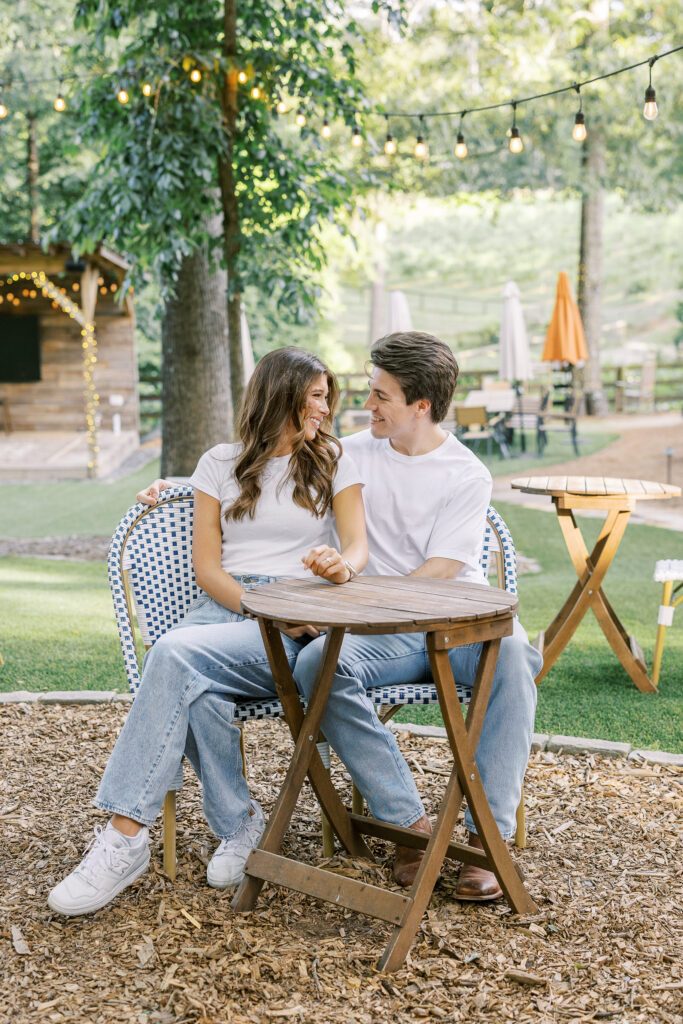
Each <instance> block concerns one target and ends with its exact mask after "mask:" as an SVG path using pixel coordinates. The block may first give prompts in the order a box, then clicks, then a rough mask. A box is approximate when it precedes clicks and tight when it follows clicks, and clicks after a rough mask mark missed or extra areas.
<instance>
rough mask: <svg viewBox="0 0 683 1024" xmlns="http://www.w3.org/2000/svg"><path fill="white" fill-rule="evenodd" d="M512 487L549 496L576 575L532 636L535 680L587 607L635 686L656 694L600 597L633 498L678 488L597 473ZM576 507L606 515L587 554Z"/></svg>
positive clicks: (634, 648) (670, 494)
mask: <svg viewBox="0 0 683 1024" xmlns="http://www.w3.org/2000/svg"><path fill="white" fill-rule="evenodd" d="M512 486H513V487H516V488H517V489H518V490H521V491H523V492H524V493H525V494H545V495H548V497H550V498H552V501H553V504H554V506H555V511H556V512H557V518H558V521H559V524H560V528H561V530H562V535H563V537H564V540H565V544H566V545H567V550H568V552H569V557H570V558H571V560H572V563H573V565H574V569H575V571H576V575H577V577H578V581H577V583H576V584H575V585H574V588H573V590H572V591H571V593H570V594H569V596H568V597H567V599H566V601H565V602H564V604H563V605H562V607H561V608H560V610H559V612H558V613H557V615H556V616H555V618H554V619H553V621H552V622H551V623H550V625H549V626H548V628H547V629H546V630H544V631H543V632H542V633H539V635H538V636H537V637H536V639H535V640H534V646H535V647H537V648H538V650H539V651H540V652H541V653H542V655H543V667H542V669H541V671H540V673H539V675H538V676H537V677H536V682H537V683H538V682H540V680H541V679H543V677H544V675H545V674H546V673H547V672H548V670H549V669H550V668H551V667H552V666H553V665H554V664H555V662H556V661H557V659H558V658H559V656H560V654H561V653H562V651H563V650H564V649H565V647H566V646H567V644H568V643H569V641H570V639H571V638H572V636H573V635H574V632H575V631H576V629H577V627H578V625H579V623H580V622H581V620H582V619H583V617H584V615H585V614H586V612H587V611H588V609H589V608H592V610H593V613H594V615H595V617H596V619H597V620H598V622H599V623H600V626H601V627H602V631H603V633H604V634H605V636H606V637H607V639H608V641H609V643H610V644H611V646H612V650H613V651H614V653H615V654H616V656H617V657H618V658H619V661H620V662H621V664H622V665H623V666H624V668H625V669H626V671H627V672H628V674H629V675H630V677H631V679H632V680H633V682H634V683H635V684H636V686H637V687H638V689H639V690H641V691H642V692H643V693H656V692H657V688H656V686H654V684H653V683H652V680H651V679H650V677H649V675H648V671H647V665H646V663H645V657H644V655H643V651H642V649H641V647H640V646H639V644H638V642H637V640H636V639H635V637H634V636H630V635H629V634H628V633H627V631H626V629H625V628H624V626H623V625H622V624H621V622H620V620H619V617H618V616H617V613H616V612H615V611H614V609H613V608H612V606H611V604H610V603H609V601H608V600H607V597H606V596H605V593H604V591H603V589H602V584H603V581H604V579H605V576H606V574H607V570H608V569H609V567H610V564H611V562H612V559H613V558H614V556H615V554H616V553H617V549H618V547H619V544H620V543H621V538H622V537H623V535H624V531H625V529H626V526H627V523H628V520H629V516H630V515H631V512H632V511H633V509H634V508H635V505H636V502H638V501H646V500H649V501H653V500H662V499H666V498H675V497H678V496H679V495H680V493H681V489H680V487H675V486H673V485H672V484H659V483H655V482H654V481H651V480H627V479H623V480H622V479H616V478H614V477H602V476H601V477H588V476H550V477H544V476H532V477H523V478H520V479H517V480H513V481H512ZM579 509H581V510H594V511H602V512H605V513H606V517H605V521H604V523H603V526H602V529H601V531H600V534H599V536H598V539H597V540H596V542H595V545H594V546H593V550H592V551H591V552H590V553H589V552H588V548H587V546H586V543H585V541H584V539H583V536H582V534H581V530H580V528H579V525H578V523H577V521H576V518H575V516H574V512H575V511H577V510H579ZM634 582H635V581H634Z"/></svg>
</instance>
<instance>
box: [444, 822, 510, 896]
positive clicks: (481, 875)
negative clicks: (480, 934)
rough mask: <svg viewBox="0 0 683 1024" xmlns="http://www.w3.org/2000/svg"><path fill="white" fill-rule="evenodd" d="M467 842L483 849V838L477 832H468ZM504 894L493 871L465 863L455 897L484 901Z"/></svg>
mask: <svg viewBox="0 0 683 1024" xmlns="http://www.w3.org/2000/svg"><path fill="white" fill-rule="evenodd" d="M467 842H468V845H469V846H473V847H474V848H475V849H476V850H483V849H484V847H483V845H482V842H481V839H480V838H479V836H478V835H477V834H476V833H475V832H468V833H467ZM502 895H503V890H502V889H501V887H500V885H499V884H498V879H497V878H496V876H495V875H494V873H493V871H487V870H486V868H480V867H477V866H476V865H475V864H463V866H462V867H461V868H460V875H459V877H458V881H457V884H456V887H455V898H456V899H458V900H468V901H472V902H478V903H484V902H487V901H488V900H497V899H499V898H500V897H501V896H502Z"/></svg>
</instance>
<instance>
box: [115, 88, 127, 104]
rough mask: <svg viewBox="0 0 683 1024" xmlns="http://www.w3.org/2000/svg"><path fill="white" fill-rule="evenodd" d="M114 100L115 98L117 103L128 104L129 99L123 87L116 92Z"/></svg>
mask: <svg viewBox="0 0 683 1024" xmlns="http://www.w3.org/2000/svg"><path fill="white" fill-rule="evenodd" d="M116 98H117V100H118V101H119V103H127V102H128V99H129V97H128V93H127V92H126V90H125V89H124V88H123V86H121V88H120V89H119V91H118V92H117V94H116Z"/></svg>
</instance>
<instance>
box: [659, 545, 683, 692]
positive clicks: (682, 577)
mask: <svg viewBox="0 0 683 1024" xmlns="http://www.w3.org/2000/svg"><path fill="white" fill-rule="evenodd" d="M654 579H655V581H656V582H657V583H661V584H662V601H661V604H660V606H659V614H658V616H657V639H656V640H655V654H654V660H653V662H652V685H653V686H657V684H658V683H659V670H660V668H661V667H662V651H663V650H664V637H665V635H666V631H667V628H668V627H669V626H671V625H673V621H674V609H675V608H676V605H679V604H680V603H681V601H683V593H681V594H680V596H678V597H676V599H675V600H674V595H676V594H678V592H679V591H683V561H680V560H678V559H673V558H667V559H662V560H661V561H660V562H657V564H656V565H655V572H654ZM674 583H677V584H678V585H677V586H675V587H674Z"/></svg>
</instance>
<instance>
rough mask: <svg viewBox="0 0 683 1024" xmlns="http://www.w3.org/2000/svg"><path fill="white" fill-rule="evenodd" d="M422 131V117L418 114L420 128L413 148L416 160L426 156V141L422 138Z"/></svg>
mask: <svg viewBox="0 0 683 1024" xmlns="http://www.w3.org/2000/svg"><path fill="white" fill-rule="evenodd" d="M423 132H424V117H423V116H422V114H420V130H419V134H418V136H417V140H416V142H415V150H414V153H415V156H416V157H417V158H418V160H424V158H425V157H426V156H427V143H426V142H425V140H424V135H423Z"/></svg>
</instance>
